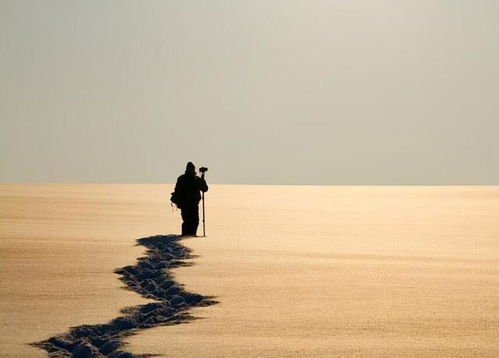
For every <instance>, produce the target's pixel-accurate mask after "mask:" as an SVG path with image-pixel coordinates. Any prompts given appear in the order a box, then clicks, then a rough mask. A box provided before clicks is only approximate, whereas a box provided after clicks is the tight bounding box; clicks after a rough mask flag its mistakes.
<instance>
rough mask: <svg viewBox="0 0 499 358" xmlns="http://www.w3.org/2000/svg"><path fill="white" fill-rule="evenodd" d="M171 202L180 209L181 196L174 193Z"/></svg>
mask: <svg viewBox="0 0 499 358" xmlns="http://www.w3.org/2000/svg"><path fill="white" fill-rule="evenodd" d="M170 201H171V202H172V203H173V204H175V206H176V207H177V208H179V207H180V195H179V193H177V192H176V191H174V192H173V193H172V195H171V197H170Z"/></svg>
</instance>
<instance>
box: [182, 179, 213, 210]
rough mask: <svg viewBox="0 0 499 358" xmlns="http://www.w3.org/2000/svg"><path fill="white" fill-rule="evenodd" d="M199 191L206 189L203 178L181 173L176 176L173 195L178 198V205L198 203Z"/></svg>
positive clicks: (185, 205)
mask: <svg viewBox="0 0 499 358" xmlns="http://www.w3.org/2000/svg"><path fill="white" fill-rule="evenodd" d="M201 191H202V192H207V191H208V184H206V181H205V180H204V178H200V177H198V176H197V175H194V174H187V173H186V174H182V175H181V176H179V177H178V178H177V184H176V185H175V195H176V196H177V198H178V201H179V202H178V207H179V208H182V207H187V206H192V205H197V204H199V201H200V200H201Z"/></svg>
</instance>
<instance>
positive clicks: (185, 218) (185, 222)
mask: <svg viewBox="0 0 499 358" xmlns="http://www.w3.org/2000/svg"><path fill="white" fill-rule="evenodd" d="M180 213H181V215H182V236H185V235H188V232H189V226H188V224H189V223H188V220H189V215H188V212H187V210H186V208H181V209H180Z"/></svg>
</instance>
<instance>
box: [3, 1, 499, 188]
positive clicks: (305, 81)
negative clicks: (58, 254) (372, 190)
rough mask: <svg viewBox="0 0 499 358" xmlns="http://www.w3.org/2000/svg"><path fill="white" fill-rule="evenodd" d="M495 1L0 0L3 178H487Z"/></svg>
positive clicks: (496, 71)
mask: <svg viewBox="0 0 499 358" xmlns="http://www.w3.org/2000/svg"><path fill="white" fill-rule="evenodd" d="M498 19H499V1H497V0H468V1H464V0H412V1H411V0H406V1H401V0H363V1H356V0H338V1H334V0H329V1H326V0H324V1H314V0H301V1H296V0H265V1H263V0H251V1H250V0H248V1H246V0H244V1H243V0H223V1H222V0H209V1H208V0H207V1H201V0H198V1H194V0H178V1H167V0H162V1H152V0H147V1H144V0H137V1H127V0H120V1H109V0H108V1H106V0H94V1H91V0H81V1H69V0H59V1H50V0H44V1H38V0H33V1H21V0H12V1H7V0H0V181H1V182H144V183H146V182H156V183H160V182H169V183H171V182H174V181H175V179H176V177H177V176H178V175H179V174H181V173H182V172H183V170H184V168H185V163H186V162H187V161H193V162H194V163H195V164H197V165H206V166H208V167H209V172H208V178H209V182H211V183H234V184H237V183H245V184H499V140H498V137H499V21H498Z"/></svg>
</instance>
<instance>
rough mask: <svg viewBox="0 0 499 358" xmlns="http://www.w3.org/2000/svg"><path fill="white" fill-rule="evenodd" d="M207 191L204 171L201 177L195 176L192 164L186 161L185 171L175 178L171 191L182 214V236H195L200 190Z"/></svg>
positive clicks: (194, 168)
mask: <svg viewBox="0 0 499 358" xmlns="http://www.w3.org/2000/svg"><path fill="white" fill-rule="evenodd" d="M207 191H208V184H206V180H205V179H204V173H202V174H201V177H199V176H197V173H196V167H195V166H194V164H192V162H189V163H187V166H186V168H185V173H184V174H182V175H181V176H179V177H178V178H177V183H176V184H175V191H174V193H173V194H174V195H175V197H176V205H177V207H178V208H179V209H180V212H181V215H182V236H196V232H197V229H198V226H199V201H200V200H201V193H200V192H207Z"/></svg>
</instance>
